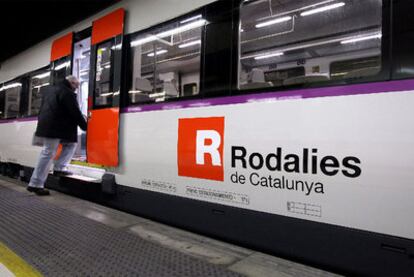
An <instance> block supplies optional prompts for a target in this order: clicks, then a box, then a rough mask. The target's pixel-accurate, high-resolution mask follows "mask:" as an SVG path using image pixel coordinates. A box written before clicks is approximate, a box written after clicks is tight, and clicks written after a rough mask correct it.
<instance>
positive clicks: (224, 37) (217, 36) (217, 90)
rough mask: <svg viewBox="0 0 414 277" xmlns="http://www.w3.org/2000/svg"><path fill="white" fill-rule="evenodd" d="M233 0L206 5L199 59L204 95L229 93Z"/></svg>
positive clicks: (213, 95) (211, 95) (212, 95)
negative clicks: (204, 25)
mask: <svg viewBox="0 0 414 277" xmlns="http://www.w3.org/2000/svg"><path fill="white" fill-rule="evenodd" d="M232 6H233V3H232V1H218V2H215V3H213V4H211V5H209V6H207V7H206V8H205V19H206V20H207V22H208V24H207V25H206V29H205V34H204V37H203V44H202V45H204V49H203V53H204V55H203V59H202V62H201V79H202V80H203V82H202V83H201V91H203V92H204V96H205V97H215V96H220V95H229V94H230V89H231V81H232V68H233V67H232V61H233V60H234V59H233V39H232V38H233V14H232Z"/></svg>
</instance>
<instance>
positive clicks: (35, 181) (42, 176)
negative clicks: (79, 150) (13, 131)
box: [29, 138, 77, 188]
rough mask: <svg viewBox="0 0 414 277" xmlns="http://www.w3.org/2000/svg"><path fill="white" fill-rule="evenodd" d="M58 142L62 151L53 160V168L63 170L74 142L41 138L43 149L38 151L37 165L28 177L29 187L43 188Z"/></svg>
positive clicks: (73, 151)
mask: <svg viewBox="0 0 414 277" xmlns="http://www.w3.org/2000/svg"><path fill="white" fill-rule="evenodd" d="M59 143H60V144H62V152H61V153H60V156H59V158H58V159H57V161H55V164H54V166H53V170H58V171H63V170H65V168H66V166H67V165H68V164H69V162H70V160H71V159H72V156H73V154H75V150H76V144H77V143H76V142H61V140H60V139H55V138H43V149H42V151H41V152H40V156H39V160H38V162H37V166H36V168H35V170H34V171H33V174H32V177H31V178H30V183H29V187H37V188H43V187H44V184H45V181H46V179H47V175H48V174H49V169H50V166H51V165H52V163H53V158H54V157H55V155H56V152H57V149H58V146H59Z"/></svg>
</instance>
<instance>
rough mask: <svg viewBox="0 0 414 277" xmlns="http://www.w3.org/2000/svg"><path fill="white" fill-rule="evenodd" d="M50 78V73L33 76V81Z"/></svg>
mask: <svg viewBox="0 0 414 277" xmlns="http://www.w3.org/2000/svg"><path fill="white" fill-rule="evenodd" d="M49 76H50V71H48V72H46V73H42V74H39V75H36V76H33V77H32V79H42V78H45V77H49Z"/></svg>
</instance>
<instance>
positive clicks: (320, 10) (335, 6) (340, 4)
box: [300, 2, 345, 16]
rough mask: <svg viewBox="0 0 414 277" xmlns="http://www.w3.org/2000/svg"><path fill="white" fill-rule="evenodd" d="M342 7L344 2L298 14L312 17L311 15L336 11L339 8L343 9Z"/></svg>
mask: <svg viewBox="0 0 414 277" xmlns="http://www.w3.org/2000/svg"><path fill="white" fill-rule="evenodd" d="M343 6H345V3H344V2H339V3H335V4H331V5H327V6H323V7H320V8H316V9H312V10H309V11H305V12H302V13H301V14H300V16H307V15H312V14H315V13H321V12H325V11H329V10H333V9H337V8H340V7H343Z"/></svg>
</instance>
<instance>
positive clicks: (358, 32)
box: [238, 0, 382, 89]
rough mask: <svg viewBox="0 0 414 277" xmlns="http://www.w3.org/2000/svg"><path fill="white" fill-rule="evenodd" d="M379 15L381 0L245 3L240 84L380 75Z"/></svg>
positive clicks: (244, 86) (267, 84) (265, 0)
mask: <svg viewBox="0 0 414 277" xmlns="http://www.w3.org/2000/svg"><path fill="white" fill-rule="evenodd" d="M381 17H382V0H364V1H359V0H326V1H318V0H285V1H274V0H273V1H272V0H256V1H248V0H246V1H243V2H242V3H241V6H240V30H239V31H240V33H239V44H240V62H239V78H238V79H239V82H238V85H239V88H240V89H253V88H266V87H275V86H288V85H303V84H307V83H315V82H326V81H330V80H340V79H350V78H360V77H366V76H372V75H376V74H378V73H379V71H380V69H381V40H382V39H381V38H382V28H381V27H382V23H381V22H382V18H381ZM287 68H297V69H294V70H293V69H289V70H290V71H285V72H283V70H285V69H287Z"/></svg>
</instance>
